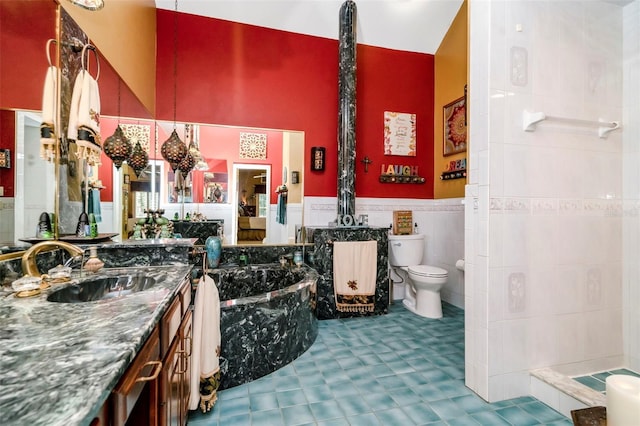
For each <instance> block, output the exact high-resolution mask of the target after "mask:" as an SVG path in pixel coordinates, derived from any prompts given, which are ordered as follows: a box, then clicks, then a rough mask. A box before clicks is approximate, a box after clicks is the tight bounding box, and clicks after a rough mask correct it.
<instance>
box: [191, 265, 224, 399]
mask: <svg viewBox="0 0 640 426" xmlns="http://www.w3.org/2000/svg"><path fill="white" fill-rule="evenodd" d="M219 385H220V296H219V295H218V287H216V283H215V282H214V281H213V278H211V277H210V276H208V275H207V274H206V273H205V274H204V276H203V277H202V279H201V280H200V283H199V284H198V289H197V290H196V300H195V303H194V313H193V347H192V349H191V397H190V398H189V409H190V410H196V409H197V408H198V406H200V409H201V410H202V412H207V411H209V410H211V408H213V406H214V404H215V403H216V400H217V399H218V395H217V391H218V386H219Z"/></svg>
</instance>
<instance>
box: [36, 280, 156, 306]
mask: <svg viewBox="0 0 640 426" xmlns="http://www.w3.org/2000/svg"><path fill="white" fill-rule="evenodd" d="M155 284H156V280H155V278H153V277H149V276H147V275H146V274H126V275H117V276H98V277H93V278H90V279H88V280H85V281H82V282H80V283H77V284H71V285H69V286H67V287H64V288H61V289H60V290H56V291H54V292H53V293H51V294H50V295H49V296H48V297H47V300H48V301H49V302H60V303H81V302H94V301H96V300H105V299H115V298H119V297H123V296H126V295H128V294H131V293H137V292H139V291H143V290H147V289H149V288H151V287H153V286H154V285H155Z"/></svg>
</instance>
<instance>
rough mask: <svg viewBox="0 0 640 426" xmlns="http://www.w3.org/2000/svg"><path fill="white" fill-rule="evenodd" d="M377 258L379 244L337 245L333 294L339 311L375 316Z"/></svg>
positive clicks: (354, 242) (362, 242) (371, 242)
mask: <svg viewBox="0 0 640 426" xmlns="http://www.w3.org/2000/svg"><path fill="white" fill-rule="evenodd" d="M377 254H378V242H377V241H336V242H335V243H333V291H334V295H335V298H336V308H337V309H338V311H341V312H373V310H374V306H375V292H376V275H377V262H378V256H377Z"/></svg>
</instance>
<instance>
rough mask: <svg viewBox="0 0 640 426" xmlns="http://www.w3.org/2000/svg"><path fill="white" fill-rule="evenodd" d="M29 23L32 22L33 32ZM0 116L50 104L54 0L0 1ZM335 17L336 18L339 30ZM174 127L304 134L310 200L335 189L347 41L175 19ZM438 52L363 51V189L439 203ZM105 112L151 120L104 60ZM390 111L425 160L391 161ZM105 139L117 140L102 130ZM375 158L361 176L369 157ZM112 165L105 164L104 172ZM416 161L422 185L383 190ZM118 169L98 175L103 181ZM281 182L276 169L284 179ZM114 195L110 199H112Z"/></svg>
mask: <svg viewBox="0 0 640 426" xmlns="http://www.w3.org/2000/svg"><path fill="white" fill-rule="evenodd" d="M157 17H158V22H157V24H158V25H157V27H158V52H157V76H156V78H157V81H156V88H157V106H156V111H157V117H156V118H157V119H159V120H173V119H174V90H173V88H174V67H173V63H174V62H173V51H174V50H173V40H174V32H173V12H171V11H167V10H158V11H157ZM25 23H27V24H25ZM0 24H1V25H0V52H1V53H0V55H1V57H0V87H1V90H0V108H20V109H35V110H39V109H40V108H41V99H40V98H41V96H42V82H43V79H44V73H45V70H46V67H47V61H46V54H45V44H46V40H47V39H49V38H53V37H55V32H54V28H55V3H54V2H53V1H51V0H42V1H41V0H33V1H0ZM337 25H338V12H337V11H336V26H337ZM177 42H178V56H177V58H178V67H177V96H176V98H177V99H176V106H177V108H176V117H175V118H176V119H177V120H178V121H182V122H201V123H214V124H226V125H236V126H246V127H262V128H276V129H291V130H302V131H304V132H305V157H306V158H305V164H306V166H305V167H306V170H305V171H306V173H305V175H304V176H305V182H304V185H305V195H309V196H335V195H336V187H337V116H338V42H337V41H336V40H331V39H325V38H320V37H313V36H306V35H301V34H294V33H290V32H285V31H277V30H271V29H266V28H260V27H255V26H251V25H244V24H238V23H233V22H228V21H222V20H218V19H211V18H204V17H199V16H194V15H189V14H182V13H181V14H178V41H177ZM433 76H434V65H433V56H432V55H426V54H417V53H410V52H402V51H394V50H389V49H381V48H376V47H371V46H365V45H358V49H357V84H358V85H357V122H356V141H357V144H356V146H357V148H356V156H357V158H356V160H357V163H356V193H357V196H359V197H381V198H387V197H406V198H433V87H434V81H433ZM98 83H99V85H100V94H101V98H102V111H101V112H102V114H103V115H117V114H118V110H120V114H121V115H123V116H128V117H142V118H148V113H147V112H146V110H144V108H141V107H140V106H139V104H138V103H137V102H135V99H134V98H133V96H132V95H130V92H129V91H128V89H127V88H126V86H124V85H123V86H121V95H120V102H118V96H117V92H118V89H117V88H118V79H117V76H116V75H115V73H114V72H113V70H112V69H111V68H110V67H109V66H108V65H107V64H103V68H102V72H101V77H100V80H99V81H98ZM384 111H396V112H408V113H416V114H417V152H418V157H400V156H384V155H383V114H384ZM101 130H102V134H103V137H105V138H106V137H107V136H109V135H110V134H111V132H110V131H109V129H107V128H103V129H101ZM313 146H323V147H326V148H327V153H326V168H325V170H324V171H323V172H312V171H310V170H309V164H310V154H311V152H310V151H311V147H313ZM364 156H368V157H369V158H370V159H372V160H373V161H374V162H373V164H371V165H370V166H369V173H364V166H363V164H361V163H360V160H362V158H364ZM107 162H109V160H108V159H107V160H106V161H104V163H105V164H107ZM383 163H384V164H403V165H410V166H412V165H418V166H419V167H420V172H421V174H423V175H424V176H425V177H427V183H426V184H425V185H413V184H403V185H401V184H382V183H379V182H378V176H379V172H380V166H381V165H382V164H383ZM110 173H111V172H110V170H102V169H101V170H100V178H101V179H102V181H103V184H105V185H109V183H110V182H111V180H110V178H109V176H110ZM276 175H277V173H276ZM110 193H111V189H110V188H109V189H105V190H104V191H103V194H102V199H103V200H105V201H106V200H108V199H111V198H112V196H111V194H110Z"/></svg>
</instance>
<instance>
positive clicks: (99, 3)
mask: <svg viewBox="0 0 640 426" xmlns="http://www.w3.org/2000/svg"><path fill="white" fill-rule="evenodd" d="M69 1H70V2H71V3H73V4H75V5H76V6H80V7H81V8H83V9H87V10H92V11H95V10H100V9H102V8H103V7H104V0H69Z"/></svg>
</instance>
